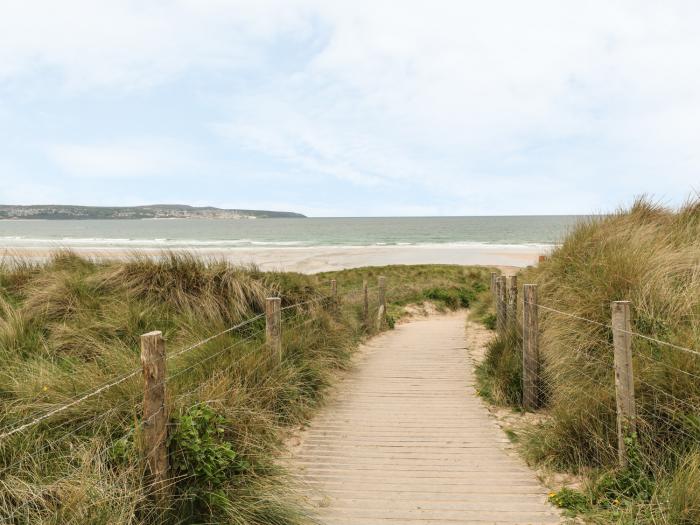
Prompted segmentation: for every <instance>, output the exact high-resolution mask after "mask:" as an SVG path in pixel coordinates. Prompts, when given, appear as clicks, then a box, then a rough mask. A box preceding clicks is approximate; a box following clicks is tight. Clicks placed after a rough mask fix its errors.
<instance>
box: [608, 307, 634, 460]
mask: <svg viewBox="0 0 700 525" xmlns="http://www.w3.org/2000/svg"><path fill="white" fill-rule="evenodd" d="M611 309H612V328H613V344H614V346H615V398H616V401H617V453H618V460H619V462H620V466H621V467H625V466H627V463H628V461H627V445H626V444H625V439H626V438H627V437H629V436H630V435H632V434H634V433H635V432H636V418H637V408H636V406H635V401H634V374H633V370H632V334H631V331H632V321H631V307H630V302H629V301H614V302H613V303H612V305H611Z"/></svg>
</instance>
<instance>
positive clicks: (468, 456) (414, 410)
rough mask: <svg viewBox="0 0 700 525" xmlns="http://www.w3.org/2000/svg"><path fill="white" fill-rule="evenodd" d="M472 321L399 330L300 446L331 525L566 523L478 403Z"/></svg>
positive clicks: (301, 465) (298, 454)
mask: <svg viewBox="0 0 700 525" xmlns="http://www.w3.org/2000/svg"><path fill="white" fill-rule="evenodd" d="M464 327H465V318H464V315H463V314H455V315H445V316H439V317H433V318H429V319H428V320H421V321H415V322H411V323H408V324H404V325H400V326H398V327H397V328H396V330H393V331H391V332H387V333H385V334H383V335H380V336H378V337H376V338H374V339H373V340H372V341H371V342H370V343H369V344H368V345H366V347H365V348H364V349H363V350H364V352H363V354H362V358H361V359H360V362H359V363H358V366H357V367H356V369H355V370H354V371H353V372H351V373H350V374H349V375H348V377H347V378H346V379H344V380H343V381H342V382H341V383H340V385H339V386H338V391H337V393H336V395H335V398H334V400H333V401H331V403H329V405H328V406H327V407H326V408H325V409H324V410H323V411H322V412H321V413H320V414H319V415H318V417H316V418H315V419H314V420H313V421H312V423H311V425H310V427H309V429H308V430H307V431H305V432H304V433H303V435H302V437H301V439H302V441H301V444H300V445H299V446H298V447H297V448H296V450H295V452H294V453H293V458H292V468H293V469H294V470H295V471H296V473H297V476H298V478H299V479H300V481H301V487H302V491H303V492H304V494H305V495H307V497H308V499H309V502H310V504H311V505H312V506H313V508H314V512H315V514H316V516H315V519H317V520H318V522H320V523H323V524H329V525H350V524H352V525H386V524H397V525H404V524H405V525H413V524H416V525H417V524H430V525H438V524H451V525H455V524H463V523H504V524H506V523H507V524H513V523H533V524H534V523H538V524H539V523H559V522H560V518H559V515H558V514H557V513H556V512H555V511H554V510H553V509H552V507H550V506H549V505H548V504H547V503H546V491H545V490H544V488H543V487H542V486H541V485H540V484H539V483H538V482H537V480H536V478H535V476H534V474H533V473H532V472H531V471H530V470H529V469H528V468H527V467H526V466H525V465H524V464H523V463H522V462H521V461H520V460H518V459H517V458H515V457H513V456H512V455H511V454H509V453H507V452H506V450H505V446H506V444H507V439H506V438H505V436H504V435H503V432H502V431H501V430H500V428H499V427H498V426H497V424H496V423H495V421H494V420H493V418H492V417H491V416H490V415H489V413H488V411H487V410H486V408H485V407H484V406H483V404H482V402H481V401H480V399H479V398H478V397H477V396H476V395H475V391H474V387H473V374H472V371H471V364H470V362H469V360H468V357H467V352H466V349H465V348H464V346H465V338H464V329H465V328H464Z"/></svg>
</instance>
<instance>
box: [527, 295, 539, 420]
mask: <svg viewBox="0 0 700 525" xmlns="http://www.w3.org/2000/svg"><path fill="white" fill-rule="evenodd" d="M537 316H538V308H537V285H536V284H526V285H524V286H523V408H524V409H525V410H534V409H536V408H537V407H538V404H539V374H540V350H539V328H538V318H537Z"/></svg>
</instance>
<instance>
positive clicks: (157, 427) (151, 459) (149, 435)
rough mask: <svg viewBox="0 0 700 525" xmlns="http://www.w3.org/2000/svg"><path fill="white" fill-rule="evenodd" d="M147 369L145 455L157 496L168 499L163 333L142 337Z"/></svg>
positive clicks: (143, 363)
mask: <svg viewBox="0 0 700 525" xmlns="http://www.w3.org/2000/svg"><path fill="white" fill-rule="evenodd" d="M141 365H142V366H143V448H144V450H143V452H144V455H145V457H146V464H147V466H148V474H149V476H150V482H151V484H152V487H153V492H154V494H155V495H156V498H157V499H158V500H162V499H164V498H165V497H166V495H167V494H166V488H167V486H168V483H167V481H168V449H167V442H168V425H167V424H168V410H167V407H166V406H165V342H164V341H163V334H162V333H161V332H150V333H147V334H144V335H142V336H141Z"/></svg>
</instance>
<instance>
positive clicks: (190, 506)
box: [0, 252, 488, 525]
mask: <svg viewBox="0 0 700 525" xmlns="http://www.w3.org/2000/svg"><path fill="white" fill-rule="evenodd" d="M379 273H382V274H384V275H386V277H387V281H388V293H387V297H388V301H389V312H390V314H391V315H392V316H398V315H401V305H404V304H407V303H410V302H416V301H418V302H420V301H422V300H425V299H427V298H432V299H433V300H434V301H435V302H437V303H438V304H439V305H442V306H444V307H459V306H465V305H466V304H468V302H469V301H470V299H471V298H472V297H473V296H475V295H476V294H477V293H478V292H479V290H482V289H483V287H484V283H485V282H486V275H487V274H488V272H487V271H486V270H485V269H478V268H464V267H457V266H434V267H433V266H416V267H411V266H406V267H387V268H371V269H358V270H350V271H344V272H338V273H337V274H324V275H320V276H304V275H300V274H293V273H264V272H260V271H258V270H256V269H255V268H253V267H243V268H242V267H236V266H232V265H230V264H226V263H223V262H217V261H202V260H200V259H197V258H195V257H193V256H188V255H174V254H163V256H161V257H159V258H158V259H157V260H154V259H148V258H142V257H137V256H135V257H133V258H131V259H130V260H128V261H122V262H94V261H90V260H86V259H83V258H80V257H78V256H76V255H74V254H72V253H70V252H58V253H56V254H55V255H54V257H53V258H52V259H51V260H50V261H49V262H48V263H47V264H45V265H41V266H40V265H33V264H30V263H28V262H26V261H22V260H17V261H6V262H5V263H4V265H3V266H2V267H0V428H2V429H3V431H5V430H8V429H13V428H17V427H19V426H21V425H23V424H24V423H27V422H30V421H32V420H33V419H34V418H36V417H37V416H41V415H42V414H47V413H49V412H50V411H52V410H54V409H55V408H56V407H59V406H62V405H65V404H68V403H70V402H71V401H73V400H75V399H77V398H79V397H80V396H81V395H83V394H84V393H87V392H91V391H93V390H95V389H96V388H98V387H99V386H101V385H104V384H106V383H109V382H113V381H114V380H115V379H117V378H122V377H125V378H126V379H125V380H124V381H122V382H120V383H118V384H117V385H116V386H114V387H112V388H109V389H107V390H105V391H103V392H102V393H100V394H99V395H96V396H93V397H90V398H88V399H86V400H85V401H83V402H80V403H78V404H75V405H74V406H71V407H69V408H67V409H66V410H63V411H61V412H58V413H56V414H54V415H52V416H51V417H49V418H47V419H46V420H43V421H41V422H40V423H39V424H36V425H33V426H31V427H30V428H27V429H26V430H24V431H22V432H18V433H16V434H14V435H12V436H10V437H8V438H6V439H0V522H2V523H12V524H56V525H58V524H66V523H71V524H105V525H106V524H150V523H154V524H155V523H166V524H177V523H224V524H241V525H243V524H260V525H262V524H265V525H276V524H279V525H293V524H296V523H302V522H306V520H305V516H304V509H303V508H302V507H300V506H299V505H298V501H297V498H296V497H295V494H294V493H293V492H292V491H291V489H290V487H291V485H290V484H289V483H288V482H287V481H288V480H287V478H286V477H285V474H284V472H283V471H282V469H280V467H279V466H278V465H277V464H276V462H275V457H276V456H277V455H278V453H279V451H280V450H281V446H282V440H283V438H284V436H285V429H289V428H291V427H293V426H295V425H298V424H301V423H303V422H304V421H305V420H307V419H308V417H310V415H311V414H312V413H313V411H314V409H315V408H316V407H317V406H318V404H319V403H320V402H321V400H322V399H323V392H324V390H325V388H326V387H327V386H328V385H329V384H330V382H331V381H332V380H333V377H334V374H335V373H336V371H337V370H339V369H342V368H343V367H345V366H346V365H347V363H348V358H349V356H350V355H351V353H352V351H353V350H354V349H355V348H356V346H357V344H358V343H359V342H360V341H361V340H362V339H363V338H365V337H367V336H368V335H371V334H372V332H373V331H374V329H373V328H370V329H369V330H367V329H366V328H365V327H364V326H363V322H362V319H361V312H362V308H361V302H360V299H361V294H356V295H353V296H352V297H348V298H347V299H344V300H343V302H342V303H341V307H340V308H339V311H338V312H335V313H334V312H332V311H331V310H330V309H328V308H324V307H323V302H322V301H321V300H320V299H321V298H322V297H324V296H325V295H327V294H328V292H329V287H328V279H330V278H337V279H338V282H339V285H340V292H341V297H342V296H343V295H344V294H345V293H346V292H349V291H350V290H354V289H357V288H359V287H360V285H361V282H362V280H363V279H368V280H370V284H371V285H375V281H376V276H377V275H378V274H379ZM370 293H371V295H372V309H371V314H372V315H373V316H375V315H376V287H374V288H372V289H371V290H370ZM270 295H279V296H281V297H282V306H283V307H286V306H289V305H293V304H297V303H306V304H305V305H304V306H302V307H300V308H291V309H288V310H285V311H284V320H283V340H284V356H283V359H282V361H281V362H277V361H274V360H273V359H271V358H270V356H269V355H268V353H266V352H265V348H264V347H261V345H262V342H263V328H264V320H263V319H260V320H258V321H255V322H254V323H251V324H250V325H247V326H245V327H244V328H241V329H240V330H237V331H232V332H230V333H227V334H225V335H222V336H221V337H218V338H216V339H213V340H212V341H210V342H208V343H206V344H204V345H202V346H200V347H197V348H195V349H193V350H191V351H188V352H186V353H183V354H182V355H178V356H177V357H174V358H172V359H169V360H168V362H167V367H168V373H167V375H168V378H169V380H168V383H167V392H168V393H167V395H168V406H169V407H170V414H169V416H170V417H169V421H170V435H171V440H170V443H169V454H170V461H171V465H172V466H173V469H172V471H171V472H172V479H171V482H170V486H169V493H170V497H169V498H168V499H167V504H162V503H159V500H157V499H156V498H154V497H153V495H152V494H151V491H150V487H149V484H148V482H147V478H145V476H144V469H145V465H144V461H143V458H142V456H141V453H140V448H139V446H140V440H141V423H140V410H141V400H142V395H143V392H142V390H143V383H142V378H141V375H140V373H136V374H135V375H133V376H130V375H129V374H131V373H132V372H134V371H137V372H138V371H139V369H140V363H139V336H140V335H141V334H143V333H146V332H149V331H152V330H161V331H162V332H163V334H164V337H165V340H166V345H167V352H168V354H169V355H174V354H175V353H177V352H178V351H180V350H182V349H185V348H188V347H189V346H191V345H193V344H195V343H196V342H198V341H201V340H203V339H205V338H208V337H209V336H211V335H212V334H215V333H218V332H221V331H223V330H225V329H227V328H229V327H231V326H233V325H235V324H237V323H240V322H241V321H243V320H245V319H249V318H251V317H254V316H256V315H259V314H260V313H262V312H263V308H264V301H265V298H266V297H267V296H270ZM309 301H310V302H309ZM295 327H298V328H295Z"/></svg>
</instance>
